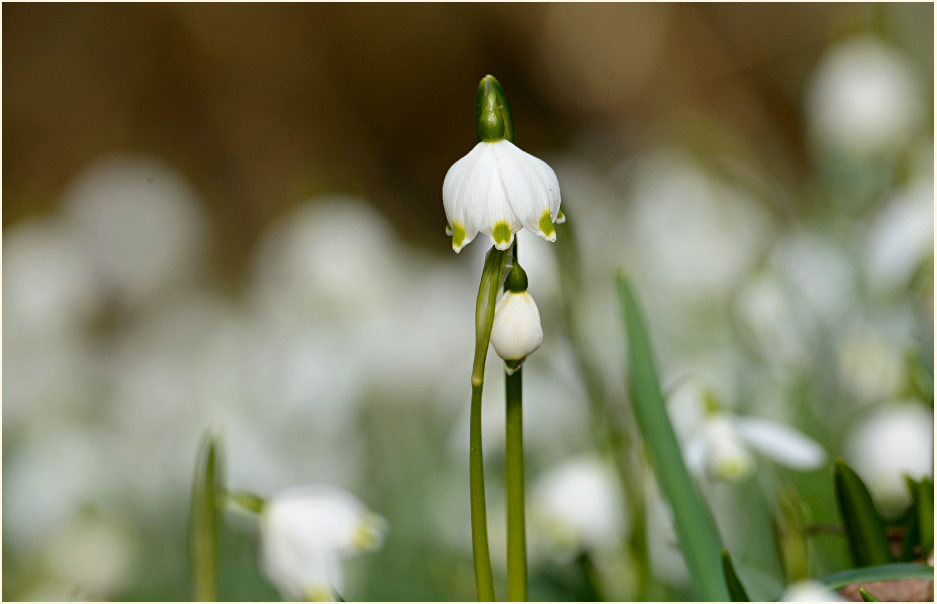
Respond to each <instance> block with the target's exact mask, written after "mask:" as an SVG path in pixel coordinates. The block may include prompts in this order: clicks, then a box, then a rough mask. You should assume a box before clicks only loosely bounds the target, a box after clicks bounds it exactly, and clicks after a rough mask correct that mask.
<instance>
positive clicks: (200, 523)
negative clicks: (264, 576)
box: [189, 432, 224, 602]
mask: <svg viewBox="0 0 937 604" xmlns="http://www.w3.org/2000/svg"><path fill="white" fill-rule="evenodd" d="M221 467H222V463H221V446H220V444H219V442H218V439H217V438H216V437H215V436H214V435H212V434H211V433H210V432H206V433H205V434H204V435H203V436H202V442H201V444H200V445H199V451H198V457H197V459H196V462H195V477H194V479H193V482H192V507H191V516H190V518H189V556H190V562H191V568H192V582H193V588H194V591H195V599H196V600H198V601H200V602H214V601H216V600H217V599H218V520H219V517H220V511H221V510H220V506H219V503H220V501H219V500H220V495H221V493H222V492H223V491H224V481H223V479H222V471H221Z"/></svg>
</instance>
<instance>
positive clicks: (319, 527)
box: [260, 486, 387, 601]
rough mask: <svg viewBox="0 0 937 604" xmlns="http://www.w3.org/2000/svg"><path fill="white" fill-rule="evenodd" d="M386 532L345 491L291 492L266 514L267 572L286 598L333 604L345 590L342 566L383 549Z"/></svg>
mask: <svg viewBox="0 0 937 604" xmlns="http://www.w3.org/2000/svg"><path fill="white" fill-rule="evenodd" d="M386 531H387V523H386V521H385V520H384V519H383V518H381V517H380V516H378V515H377V514H374V513H373V512H369V511H368V510H367V508H365V506H364V505H363V504H362V503H361V502H360V501H358V499H357V498H355V497H354V496H353V495H351V494H350V493H347V492H346V491H343V490H342V489H338V488H335V487H329V486H310V487H303V488H297V489H291V490H288V491H286V492H284V493H282V494H280V495H278V496H276V497H274V498H272V499H271V500H270V501H268V502H267V503H266V505H265V506H264V508H263V511H262V513H261V517H260V534H261V555H262V559H263V567H264V572H266V574H267V576H268V577H269V578H270V580H271V581H272V582H273V583H274V584H275V585H276V586H277V588H278V589H279V590H280V592H281V593H282V594H283V596H284V597H288V598H292V599H298V600H311V601H323V600H333V599H335V598H336V597H337V596H338V595H339V593H340V592H341V590H342V589H343V587H344V585H343V581H344V576H343V573H342V568H341V561H342V560H343V559H344V558H347V557H349V556H352V555H354V554H356V553H359V552H362V551H373V550H376V549H379V548H380V547H381V545H382V544H383V541H384V534H385V533H386Z"/></svg>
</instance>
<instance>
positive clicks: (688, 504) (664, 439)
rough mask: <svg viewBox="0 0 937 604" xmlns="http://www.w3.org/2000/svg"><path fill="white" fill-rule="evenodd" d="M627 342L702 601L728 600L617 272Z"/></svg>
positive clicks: (654, 455) (641, 406)
mask: <svg viewBox="0 0 937 604" xmlns="http://www.w3.org/2000/svg"><path fill="white" fill-rule="evenodd" d="M618 293H619V298H620V301H621V305H622V310H623V314H624V323H625V331H626V333H627V342H628V365H629V370H630V371H629V373H630V381H631V384H630V385H631V397H632V408H633V410H634V415H635V419H636V421H637V424H638V427H639V428H640V431H641V434H642V436H643V438H644V441H645V444H646V446H647V450H648V452H649V457H650V459H651V464H652V466H653V467H654V471H655V473H656V475H657V481H658V483H659V484H660V487H661V492H662V493H663V495H664V497H665V498H666V499H667V500H668V501H669V502H670V506H671V508H672V510H673V516H674V525H675V529H676V533H677V539H678V541H679V544H680V549H681V550H682V551H683V557H684V560H685V561H686V565H687V568H688V570H689V572H690V577H691V579H692V581H693V585H694V587H695V589H696V595H697V597H698V598H699V599H700V600H710V601H726V600H728V598H729V592H728V590H727V588H726V585H725V582H724V580H723V573H722V568H721V566H722V564H721V552H722V549H723V548H722V543H721V540H720V538H719V533H718V531H717V530H716V525H715V523H714V521H713V519H712V516H711V514H710V513H709V510H708V509H707V507H706V504H705V502H704V501H703V498H702V496H701V495H700V493H699V491H698V490H697V488H696V484H695V483H694V482H693V480H692V478H691V477H690V474H689V472H688V471H687V468H686V464H685V463H684V460H683V454H682V453H681V450H680V445H679V444H678V442H677V436H676V434H675V433H674V430H673V426H672V425H671V423H670V418H669V417H668V415H667V409H666V406H665V404H664V397H663V394H662V392H661V389H660V382H659V380H658V377H657V369H656V367H655V365H654V359H653V355H652V351H651V345H650V339H649V337H648V333H647V328H646V326H645V321H644V318H643V315H642V313H641V310H640V308H639V306H638V303H637V301H636V299H635V296H634V294H633V292H632V289H631V285H630V283H629V280H628V278H627V277H626V276H625V275H624V274H623V273H619V274H618Z"/></svg>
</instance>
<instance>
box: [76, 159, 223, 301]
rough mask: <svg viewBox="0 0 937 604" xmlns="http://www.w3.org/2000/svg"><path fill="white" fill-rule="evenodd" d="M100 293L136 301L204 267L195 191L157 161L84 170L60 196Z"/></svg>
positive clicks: (203, 233)
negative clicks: (89, 260) (97, 280)
mask: <svg viewBox="0 0 937 604" xmlns="http://www.w3.org/2000/svg"><path fill="white" fill-rule="evenodd" d="M63 210H64V218H65V220H67V221H68V222H69V224H70V225H71V226H72V227H73V228H74V229H75V232H76V233H77V234H78V237H79V238H80V243H81V245H82V246H83V248H84V250H85V251H86V253H87V254H88V256H89V257H90V258H91V260H92V262H93V265H94V269H95V271H96V273H97V276H98V277H99V278H100V279H101V280H102V282H103V286H104V288H105V293H106V294H107V295H111V296H115V297H116V298H117V299H118V300H119V301H121V302H125V303H129V304H131V305H136V304H140V303H142V302H143V301H144V300H145V299H146V298H147V297H148V296H150V295H153V294H155V293H156V292H158V291H159V290H160V289H162V288H164V287H167V286H171V285H176V284H180V283H182V282H184V281H186V280H187V279H189V278H191V277H194V276H196V275H198V274H199V271H200V270H201V269H202V268H204V266H203V264H204V261H205V252H206V247H207V244H208V237H207V225H206V219H205V216H204V215H203V211H202V206H201V203H200V201H199V199H198V197H197V195H196V194H195V191H194V190H193V189H192V188H191V187H190V186H189V185H188V183H187V182H186V181H185V180H184V179H183V178H182V176H181V175H179V174H178V173H177V172H176V171H175V170H173V169H172V168H170V167H169V166H167V165H165V164H164V163H162V162H160V161H157V160H153V159H148V158H136V157H116V158H112V159H108V160H103V161H101V162H99V163H96V164H94V165H92V166H91V167H90V168H88V169H87V170H85V171H84V172H83V173H82V174H81V175H80V176H79V177H78V178H77V179H76V181H75V182H74V183H73V184H72V185H71V186H70V187H69V189H68V191H67V192H66V194H65V197H64V200H63Z"/></svg>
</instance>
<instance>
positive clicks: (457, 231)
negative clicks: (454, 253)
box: [452, 221, 465, 248]
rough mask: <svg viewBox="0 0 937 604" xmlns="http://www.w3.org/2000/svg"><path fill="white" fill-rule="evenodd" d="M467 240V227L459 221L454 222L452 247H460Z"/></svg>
mask: <svg viewBox="0 0 937 604" xmlns="http://www.w3.org/2000/svg"><path fill="white" fill-rule="evenodd" d="M464 241H465V227H464V226H462V225H461V224H459V223H458V222H454V221H453V223H452V247H454V248H460V247H462V243H463V242H464Z"/></svg>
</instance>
